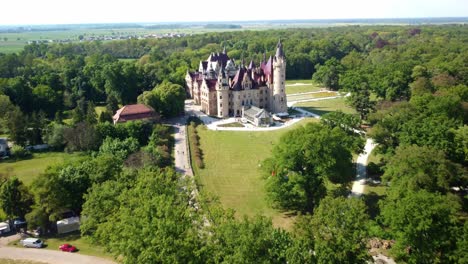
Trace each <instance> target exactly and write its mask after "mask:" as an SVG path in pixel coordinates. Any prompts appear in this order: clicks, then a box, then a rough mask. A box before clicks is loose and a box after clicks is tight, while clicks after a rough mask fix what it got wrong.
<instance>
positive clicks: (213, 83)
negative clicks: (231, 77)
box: [205, 79, 218, 92]
mask: <svg viewBox="0 0 468 264" xmlns="http://www.w3.org/2000/svg"><path fill="white" fill-rule="evenodd" d="M205 82H206V86H207V87H208V90H210V92H212V91H215V90H216V85H217V83H218V80H216V79H213V80H208V79H206V80H205Z"/></svg>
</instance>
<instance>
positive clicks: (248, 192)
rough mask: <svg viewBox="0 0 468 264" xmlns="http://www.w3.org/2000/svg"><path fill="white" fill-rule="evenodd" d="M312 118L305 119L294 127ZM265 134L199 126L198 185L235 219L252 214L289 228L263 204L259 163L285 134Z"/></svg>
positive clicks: (287, 222) (288, 223)
mask: <svg viewBox="0 0 468 264" xmlns="http://www.w3.org/2000/svg"><path fill="white" fill-rule="evenodd" d="M307 122H316V119H312V118H311V119H306V120H304V121H302V122H300V123H299V124H296V125H295V126H294V127H297V126H299V125H304V124H305V123H307ZM290 129H292V127H291V128H287V129H281V130H275V131H268V132H237V131H212V130H208V129H203V128H202V127H199V128H198V129H197V130H198V135H199V136H200V148H201V149H202V151H203V155H204V161H205V168H204V169H197V170H196V172H197V173H198V175H197V176H198V177H199V184H200V185H201V188H202V189H203V190H205V191H207V192H208V193H211V194H214V195H215V196H217V197H219V199H220V201H221V203H222V204H223V206H224V207H226V208H232V209H234V210H236V212H237V215H238V216H242V215H248V216H253V215H256V214H261V215H265V216H268V217H271V218H272V220H273V223H274V224H275V226H280V227H283V228H286V229H289V228H290V227H291V224H292V222H293V221H292V220H293V219H292V218H291V217H288V216H286V214H285V213H281V212H278V211H276V210H274V209H272V208H271V206H270V205H269V204H268V203H267V201H266V197H265V195H266V194H265V190H264V181H263V179H262V175H261V171H260V167H259V164H260V162H261V161H263V160H264V159H265V158H267V157H269V156H270V153H271V150H272V148H273V146H274V144H275V143H276V142H278V140H279V138H280V137H281V135H282V134H284V133H285V132H286V131H288V130H290Z"/></svg>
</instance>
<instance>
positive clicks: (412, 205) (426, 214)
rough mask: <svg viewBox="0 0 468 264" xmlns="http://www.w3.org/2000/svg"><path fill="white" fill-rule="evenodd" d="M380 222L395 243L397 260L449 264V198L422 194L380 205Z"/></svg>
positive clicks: (454, 205) (452, 207) (452, 225)
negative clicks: (386, 228)
mask: <svg viewBox="0 0 468 264" xmlns="http://www.w3.org/2000/svg"><path fill="white" fill-rule="evenodd" d="M381 207H382V208H381V218H380V219H381V221H382V222H383V224H384V226H386V227H388V228H389V232H390V234H391V235H392V237H393V238H394V239H395V240H396V244H395V246H394V247H393V248H392V251H393V253H394V254H395V255H396V256H397V259H399V260H403V261H405V262H407V263H450V261H449V257H450V255H451V254H452V252H453V250H454V249H455V248H456V247H455V243H456V236H454V234H456V232H457V222H458V220H457V216H456V214H457V211H458V210H459V209H460V204H459V203H458V201H457V200H454V199H453V198H450V197H447V196H444V195H441V194H438V193H430V192H427V191H426V190H420V191H416V192H409V193H408V194H407V195H405V196H404V197H403V198H399V199H386V200H385V201H384V202H383V203H382V204H381Z"/></svg>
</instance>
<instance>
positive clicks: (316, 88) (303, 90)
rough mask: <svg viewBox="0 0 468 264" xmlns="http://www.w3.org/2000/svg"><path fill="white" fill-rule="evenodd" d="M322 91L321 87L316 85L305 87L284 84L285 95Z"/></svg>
mask: <svg viewBox="0 0 468 264" xmlns="http://www.w3.org/2000/svg"><path fill="white" fill-rule="evenodd" d="M321 89H323V87H322V86H319V85H317V84H306V85H288V84H286V94H296V93H306V92H317V91H320V90H321Z"/></svg>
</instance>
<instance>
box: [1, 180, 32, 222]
mask: <svg viewBox="0 0 468 264" xmlns="http://www.w3.org/2000/svg"><path fill="white" fill-rule="evenodd" d="M0 203H1V205H2V209H3V212H5V214H6V215H7V216H8V217H10V218H12V217H24V216H25V215H26V213H28V212H29V211H30V209H31V205H32V204H33V197H32V195H31V194H30V193H29V191H28V189H27V187H26V186H25V185H24V184H23V183H22V182H21V181H20V180H19V179H18V178H16V177H11V178H9V179H8V180H7V181H6V182H4V183H3V184H2V186H1V188H0Z"/></svg>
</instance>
